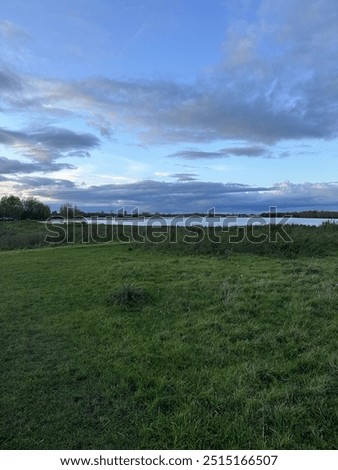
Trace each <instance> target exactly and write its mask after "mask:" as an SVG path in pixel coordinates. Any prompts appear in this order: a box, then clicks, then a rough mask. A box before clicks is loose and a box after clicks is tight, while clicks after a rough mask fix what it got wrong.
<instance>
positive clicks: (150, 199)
mask: <svg viewBox="0 0 338 470" xmlns="http://www.w3.org/2000/svg"><path fill="white" fill-rule="evenodd" d="M0 188H1V186H0ZM15 190H16V193H18V194H19V195H20V192H21V191H22V192H23V194H25V195H27V194H29V195H31V196H36V197H38V198H42V199H43V198H48V200H49V201H54V204H55V207H57V206H58V205H60V204H61V203H63V202H71V203H73V204H78V205H79V206H80V207H81V206H82V207H83V208H89V209H93V210H102V209H103V208H105V209H106V210H117V209H119V208H120V207H126V208H128V210H131V209H133V208H136V207H138V208H139V209H140V210H145V211H152V212H154V211H158V212H172V213H175V212H206V211H207V210H208V209H211V208H213V207H214V208H215V209H216V211H219V212H229V213H242V212H246V213H251V212H263V211H267V210H268V209H269V206H277V207H278V209H279V210H302V209H325V208H326V209H335V208H336V205H337V199H338V183H316V184H315V183H304V184H293V183H290V182H284V183H277V184H275V185H273V186H271V187H253V186H248V185H244V184H236V183H210V182H200V181H198V182H197V181H191V182H173V183H167V182H158V181H152V180H147V181H140V182H136V183H131V184H106V185H97V186H90V187H82V186H77V185H75V184H74V183H73V182H71V181H69V180H63V179H52V178H42V177H22V178H17V180H16V183H15Z"/></svg>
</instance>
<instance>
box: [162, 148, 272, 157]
mask: <svg viewBox="0 0 338 470" xmlns="http://www.w3.org/2000/svg"><path fill="white" fill-rule="evenodd" d="M233 156H236V157H267V156H268V153H267V149H265V148H264V147H259V146H251V147H229V148H223V149H220V150H216V151H214V152H206V151H201V150H194V149H188V150H182V151H179V152H175V153H172V154H170V155H168V157H178V158H184V159H187V160H197V159H202V158H206V159H212V158H230V157H233Z"/></svg>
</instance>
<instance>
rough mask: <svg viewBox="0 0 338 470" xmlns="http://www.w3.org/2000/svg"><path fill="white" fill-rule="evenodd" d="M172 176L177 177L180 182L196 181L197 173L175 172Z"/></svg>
mask: <svg viewBox="0 0 338 470" xmlns="http://www.w3.org/2000/svg"><path fill="white" fill-rule="evenodd" d="M169 176H170V177H171V178H176V179H177V181H179V182H184V181H196V180H197V178H196V174H195V173H173V174H171V175H169Z"/></svg>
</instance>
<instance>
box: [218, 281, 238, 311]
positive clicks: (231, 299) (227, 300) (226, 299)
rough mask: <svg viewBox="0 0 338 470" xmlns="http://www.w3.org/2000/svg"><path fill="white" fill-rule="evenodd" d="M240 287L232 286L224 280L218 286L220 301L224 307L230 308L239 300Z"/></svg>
mask: <svg viewBox="0 0 338 470" xmlns="http://www.w3.org/2000/svg"><path fill="white" fill-rule="evenodd" d="M241 290H242V289H241V286H239V285H237V284H236V285H234V284H232V283H231V282H230V281H229V280H228V279H224V281H223V282H222V284H221V286H220V294H219V295H220V299H221V301H222V303H223V305H224V306H225V307H230V306H231V305H233V304H234V303H235V302H236V300H237V299H238V298H239V296H240V293H241Z"/></svg>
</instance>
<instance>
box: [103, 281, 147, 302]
mask: <svg viewBox="0 0 338 470" xmlns="http://www.w3.org/2000/svg"><path fill="white" fill-rule="evenodd" d="M149 299H150V294H149V293H148V292H147V291H146V290H145V289H144V288H143V287H139V286H136V285H135V284H130V283H128V284H123V285H122V286H121V287H119V288H118V289H116V291H115V292H113V294H112V295H111V297H110V303H112V304H115V305H119V306H121V307H137V306H140V305H142V304H144V303H145V302H147V301H148V300H149Z"/></svg>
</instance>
